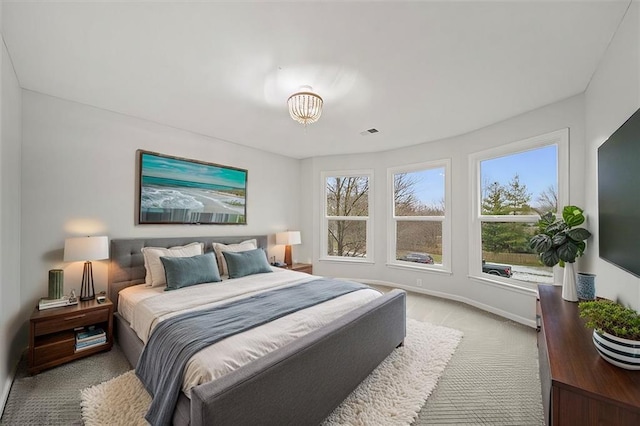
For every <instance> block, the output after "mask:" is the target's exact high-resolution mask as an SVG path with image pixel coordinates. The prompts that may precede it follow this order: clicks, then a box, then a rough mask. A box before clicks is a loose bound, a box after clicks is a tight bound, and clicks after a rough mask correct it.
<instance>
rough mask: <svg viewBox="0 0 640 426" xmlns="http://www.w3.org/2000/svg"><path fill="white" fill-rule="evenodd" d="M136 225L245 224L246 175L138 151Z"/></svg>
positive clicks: (210, 164)
mask: <svg viewBox="0 0 640 426" xmlns="http://www.w3.org/2000/svg"><path fill="white" fill-rule="evenodd" d="M137 154H138V158H139V163H138V188H139V190H138V223H139V224H198V225H201V224H202V225H204V224H211V225H246V224H247V171H246V170H243V169H238V168H235V167H229V166H221V165H219V164H213V163H205V162H203V161H199V160H190V159H187V158H179V157H172V156H169V155H163V154H158V153H157V152H149V151H143V150H138V151H137Z"/></svg>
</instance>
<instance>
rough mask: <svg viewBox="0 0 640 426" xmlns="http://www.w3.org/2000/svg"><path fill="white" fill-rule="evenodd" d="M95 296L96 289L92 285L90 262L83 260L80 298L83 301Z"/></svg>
mask: <svg viewBox="0 0 640 426" xmlns="http://www.w3.org/2000/svg"><path fill="white" fill-rule="evenodd" d="M95 298H96V290H95V288H94V286H93V267H92V265H91V262H89V261H87V262H84V270H83V271H82V288H81V290H80V300H81V301H83V302H85V301H87V300H93V299H95Z"/></svg>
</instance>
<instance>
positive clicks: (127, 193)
mask: <svg viewBox="0 0 640 426" xmlns="http://www.w3.org/2000/svg"><path fill="white" fill-rule="evenodd" d="M137 149H145V150H150V151H155V152H159V153H163V154H169V155H175V156H179V157H185V158H193V159H199V160H202V161H209V162H214V163H219V164H224V165H230V166H234V167H239V168H244V169H247V170H248V181H247V222H248V224H247V225H137V226H136V225H135V188H136V174H135V170H136V150H137ZM298 174H299V162H298V161H297V160H294V159H291V158H288V157H282V156H279V155H275V154H269V153H267V152H263V151H259V150H256V149H252V148H246V147H242V146H239V145H235V144H231V143H228V142H223V141H219V140H215V139H212V138H208V137H204V136H201V135H196V134H193V133H189V132H185V131H182V130H177V129H174V128H170V127H166V126H163V125H160V124H156V123H152V122H149V121H145V120H139V119H136V118H133V117H128V116H124V115H120V114H115V113H112V112H108V111H105V110H101V109H98V108H93V107H88V106H86V105H82V104H78V103H74V102H69V101H64V100H61V99H57V98H53V97H50V96H45V95H42V94H38V93H34V92H30V91H23V146H22V302H21V303H22V307H23V311H24V315H25V318H26V317H28V314H29V312H30V311H31V309H32V306H34V304H35V303H36V301H37V300H38V298H40V297H43V296H46V294H47V280H48V272H47V271H48V270H49V269H52V268H62V269H64V271H65V293H68V292H69V291H70V290H71V289H72V288H75V289H76V291H77V292H78V293H79V291H80V285H79V282H80V279H81V270H82V262H76V263H71V264H69V263H63V262H62V258H63V247H64V239H65V238H67V237H71V236H82V235H107V236H109V238H128V237H142V236H150V237H151V236H199V235H219V236H226V235H250V234H270V235H271V243H275V241H274V237H273V234H274V233H275V232H278V231H283V230H286V229H287V228H291V229H293V228H297V227H298V222H297V220H298V215H299V212H298V203H297V200H296V199H295V196H292V194H298V192H299V179H298ZM274 251H276V250H274ZM280 251H282V249H281V248H280ZM280 256H281V254H280ZM93 265H94V280H95V283H96V292H99V291H101V290H106V282H107V265H108V263H107V261H96V262H93ZM25 336H26V332H25Z"/></svg>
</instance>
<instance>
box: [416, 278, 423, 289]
mask: <svg viewBox="0 0 640 426" xmlns="http://www.w3.org/2000/svg"><path fill="white" fill-rule="evenodd" d="M416 285H417V286H418V287H422V278H418V279H417V280H416Z"/></svg>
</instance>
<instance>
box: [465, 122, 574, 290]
mask: <svg viewBox="0 0 640 426" xmlns="http://www.w3.org/2000/svg"><path fill="white" fill-rule="evenodd" d="M551 145H556V146H557V152H558V158H557V168H558V170H557V174H558V210H559V211H558V212H556V215H558V214H560V212H561V210H562V207H563V206H565V205H567V204H568V201H569V128H564V129H560V130H556V131H553V132H549V133H545V134H542V135H538V136H533V137H531V138H528V139H523V140H519V141H516V142H511V143H508V144H505V145H500V146H497V147H494V148H489V149H486V150H483V151H479V152H476V153H473V154H470V155H469V171H470V173H469V178H470V185H469V188H470V191H471V194H470V195H471V196H470V197H469V198H470V203H471V204H470V208H469V211H470V214H471V217H470V224H469V240H470V241H469V269H468V272H469V277H470V278H472V279H474V280H477V281H481V282H485V283H489V284H497V285H499V286H501V287H504V286H507V287H511V288H514V289H524V290H527V291H532V290H533V291H537V283H535V282H528V281H521V280H518V279H514V278H505V277H500V276H496V275H490V274H485V273H483V272H482V223H483V222H488V223H498V222H518V223H531V222H537V221H538V220H539V219H540V216H538V215H537V214H536V215H515V216H512V215H483V214H482V182H481V173H480V172H481V168H480V163H481V162H482V161H485V160H491V159H494V158H498V157H504V156H508V155H514V154H519V153H522V152H526V151H533V150H535V149H539V148H544V147H547V146H551ZM505 219H508V220H505ZM553 276H554V282H561V278H560V277H561V273H560V271H559V268H558V267H557V266H556V267H554V271H553Z"/></svg>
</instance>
